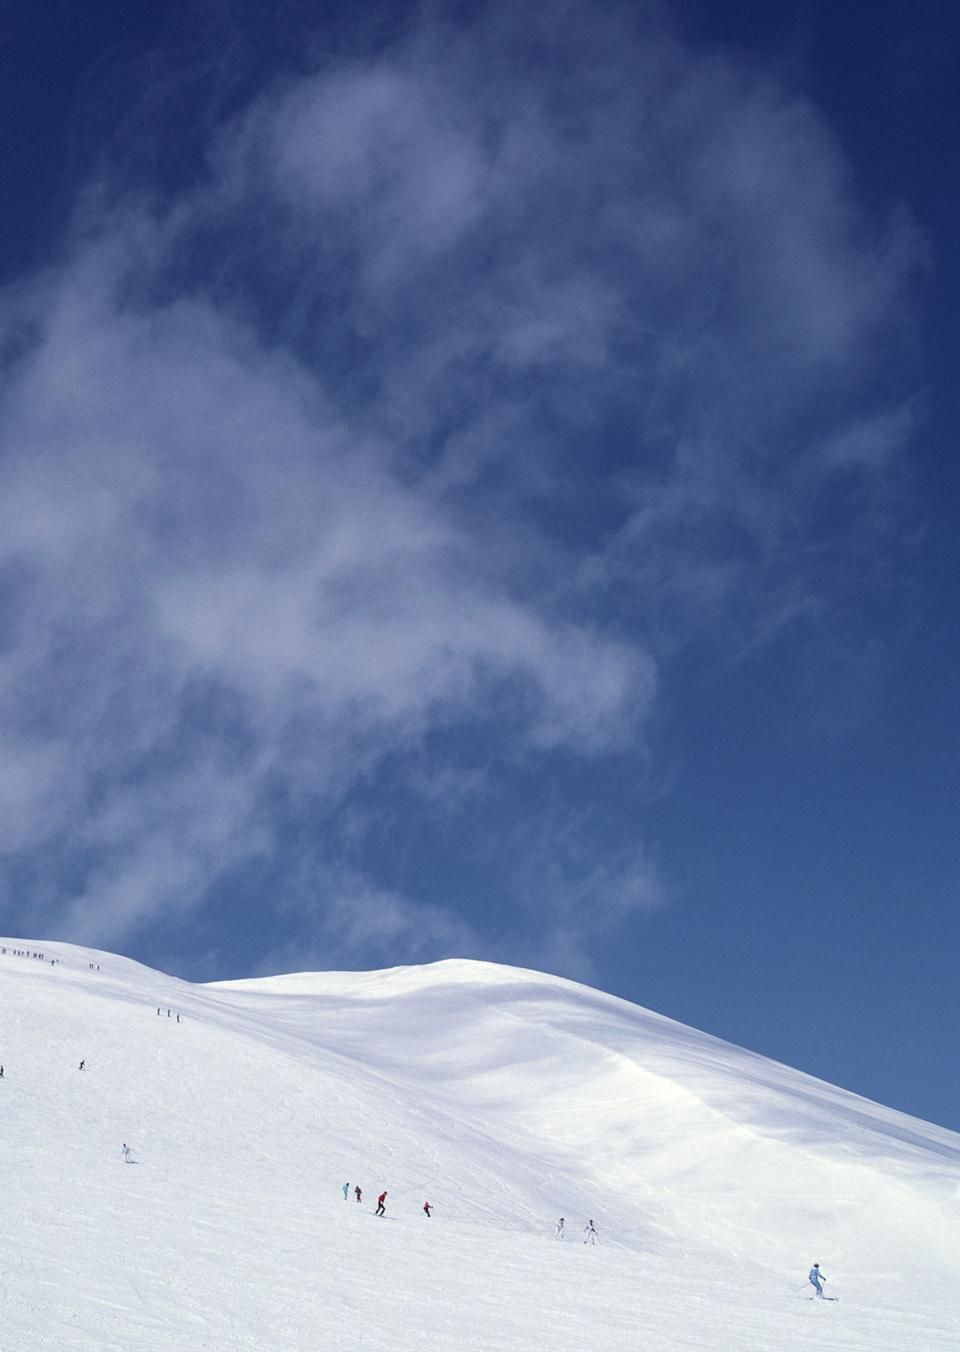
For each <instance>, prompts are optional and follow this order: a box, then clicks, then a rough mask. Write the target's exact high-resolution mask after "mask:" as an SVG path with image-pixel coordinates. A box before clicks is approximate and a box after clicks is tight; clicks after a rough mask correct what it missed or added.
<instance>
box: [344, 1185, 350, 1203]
mask: <svg viewBox="0 0 960 1352" xmlns="http://www.w3.org/2000/svg"><path fill="white" fill-rule="evenodd" d="M349 1192H350V1184H349V1183H344V1185H343V1200H344V1201H346V1200H347V1197H348V1195H349Z"/></svg>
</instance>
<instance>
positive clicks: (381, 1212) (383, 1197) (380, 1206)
mask: <svg viewBox="0 0 960 1352" xmlns="http://www.w3.org/2000/svg"><path fill="white" fill-rule="evenodd" d="M386 1200H387V1194H386V1192H382V1193H381V1194H380V1196H379V1197H378V1198H377V1209H376V1212H375V1213H374V1214H375V1215H377V1216H385V1215H386V1214H387V1208H386V1207H385V1206H384V1205H383V1204H384V1202H385V1201H386Z"/></svg>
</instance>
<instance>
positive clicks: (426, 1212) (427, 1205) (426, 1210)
mask: <svg viewBox="0 0 960 1352" xmlns="http://www.w3.org/2000/svg"><path fill="white" fill-rule="evenodd" d="M423 1211H424V1215H425V1216H426V1218H427V1220H429V1219H430V1203H429V1202H424V1204H423Z"/></svg>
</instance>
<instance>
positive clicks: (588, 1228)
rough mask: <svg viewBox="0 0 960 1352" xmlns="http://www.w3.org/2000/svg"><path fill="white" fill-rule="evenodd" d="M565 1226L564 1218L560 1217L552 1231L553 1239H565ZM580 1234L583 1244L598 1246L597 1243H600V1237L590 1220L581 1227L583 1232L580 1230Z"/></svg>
mask: <svg viewBox="0 0 960 1352" xmlns="http://www.w3.org/2000/svg"><path fill="white" fill-rule="evenodd" d="M565 1224H566V1223H565V1221H564V1218H563V1217H562V1216H561V1217H560V1219H559V1220H558V1221H557V1224H556V1228H555V1230H554V1232H553V1237H554V1239H565V1238H566V1234H567V1232H566V1229H565ZM581 1233H582V1234H583V1242H584V1244H599V1243H600V1236H599V1235H598V1234H597V1228H596V1226H595V1225H594V1223H593V1221H592V1220H590V1221H587V1223H586V1225H585V1226H584V1227H583V1230H582V1232H581Z"/></svg>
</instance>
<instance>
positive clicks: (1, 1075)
mask: <svg viewBox="0 0 960 1352" xmlns="http://www.w3.org/2000/svg"><path fill="white" fill-rule="evenodd" d="M2 1079H3V1066H0V1080H2Z"/></svg>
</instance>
